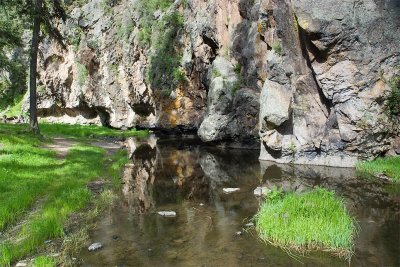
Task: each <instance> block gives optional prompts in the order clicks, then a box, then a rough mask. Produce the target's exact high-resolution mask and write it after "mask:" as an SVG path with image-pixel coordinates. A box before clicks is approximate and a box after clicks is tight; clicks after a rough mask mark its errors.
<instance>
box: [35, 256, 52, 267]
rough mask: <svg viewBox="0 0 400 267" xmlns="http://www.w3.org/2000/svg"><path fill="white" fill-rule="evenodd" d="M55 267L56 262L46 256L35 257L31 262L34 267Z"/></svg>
mask: <svg viewBox="0 0 400 267" xmlns="http://www.w3.org/2000/svg"><path fill="white" fill-rule="evenodd" d="M56 265H57V264H56V261H55V260H54V259H53V258H50V257H47V256H40V257H37V258H35V260H34V262H33V266H34V267H54V266H56Z"/></svg>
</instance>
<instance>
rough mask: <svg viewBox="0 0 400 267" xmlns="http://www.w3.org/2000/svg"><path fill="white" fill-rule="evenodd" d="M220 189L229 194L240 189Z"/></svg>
mask: <svg viewBox="0 0 400 267" xmlns="http://www.w3.org/2000/svg"><path fill="white" fill-rule="evenodd" d="M222 191H224V193H225V194H230V193H234V192H237V191H240V188H224V189H222Z"/></svg>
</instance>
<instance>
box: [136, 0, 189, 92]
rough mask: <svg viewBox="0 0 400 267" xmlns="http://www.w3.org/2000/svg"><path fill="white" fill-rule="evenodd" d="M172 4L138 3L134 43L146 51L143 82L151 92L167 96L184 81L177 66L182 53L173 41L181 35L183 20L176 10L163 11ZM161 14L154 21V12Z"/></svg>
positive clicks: (166, 0) (152, 0)
mask: <svg viewBox="0 0 400 267" xmlns="http://www.w3.org/2000/svg"><path fill="white" fill-rule="evenodd" d="M172 4H173V1H172V0H150V1H149V0H140V1H139V3H138V5H137V11H138V12H140V16H141V20H140V24H139V25H138V26H139V28H140V31H139V33H138V35H137V39H138V41H139V43H140V44H141V46H142V47H143V48H149V49H150V55H149V59H150V60H149V61H150V64H149V67H148V68H147V72H146V80H147V82H148V83H149V84H151V86H152V88H154V89H158V90H159V91H163V92H166V93H165V94H168V92H169V93H170V92H171V91H172V90H174V89H175V88H176V87H177V86H178V85H180V84H182V83H184V82H185V81H186V75H185V72H184V71H183V69H182V67H181V66H180V62H181V59H182V52H181V48H180V46H179V44H178V43H177V40H178V39H179V37H180V34H182V29H183V27H184V18H183V15H182V14H181V13H179V11H177V10H172V12H171V11H168V12H166V11H167V9H168V8H170V7H171V6H172ZM157 11H159V12H163V13H161V14H160V17H159V18H158V19H155V18H154V13H155V12H157Z"/></svg>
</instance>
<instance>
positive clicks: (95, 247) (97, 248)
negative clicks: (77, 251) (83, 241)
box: [88, 243, 103, 251]
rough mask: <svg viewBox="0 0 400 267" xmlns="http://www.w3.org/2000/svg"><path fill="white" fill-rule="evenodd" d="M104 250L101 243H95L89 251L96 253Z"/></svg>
mask: <svg viewBox="0 0 400 267" xmlns="http://www.w3.org/2000/svg"><path fill="white" fill-rule="evenodd" d="M101 248H103V245H102V244H101V243H93V244H91V245H90V246H89V248H88V250H89V251H96V250H99V249H101Z"/></svg>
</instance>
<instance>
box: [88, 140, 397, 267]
mask: <svg viewBox="0 0 400 267" xmlns="http://www.w3.org/2000/svg"><path fill="white" fill-rule="evenodd" d="M128 150H129V154H130V157H131V159H132V160H131V161H130V163H129V164H128V165H127V167H126V169H125V171H124V178H123V188H122V192H121V197H120V200H119V201H118V204H117V206H116V207H115V208H113V209H112V210H111V211H110V212H108V213H107V214H106V215H105V216H104V217H103V218H101V219H100V220H99V222H98V224H97V227H96V229H95V230H93V231H92V232H91V236H90V238H91V242H101V243H102V244H103V245H104V248H103V249H102V250H100V251H97V252H88V251H86V250H83V251H82V253H81V255H80V258H81V259H83V266H349V263H348V262H346V261H344V260H341V259H339V258H337V257H334V256H332V255H330V254H329V253H325V252H314V253H311V254H307V255H304V256H303V255H296V254H294V255H292V254H290V253H289V254H288V253H287V252H285V251H283V250H281V249H278V248H275V247H273V246H271V245H267V244H265V243H263V242H262V241H260V240H259V239H258V238H257V235H256V233H255V231H254V229H253V228H251V227H250V228H246V227H245V224H247V223H249V222H251V218H252V217H253V216H254V214H255V213H256V212H257V210H258V207H259V204H260V203H259V201H260V200H259V199H258V198H256V197H255V196H254V195H253V190H254V189H255V188H256V187H257V186H260V185H263V186H268V187H273V186H277V187H279V188H283V189H284V190H285V191H297V192H302V191H306V190H309V189H311V188H313V187H315V186H323V187H326V188H329V189H331V190H335V192H336V193H337V194H339V195H341V196H343V197H344V198H345V200H346V206H347V207H348V209H349V210H350V213H351V214H352V215H353V216H354V217H355V218H356V219H357V221H358V222H359V225H360V233H359V235H358V237H357V239H356V247H355V255H354V256H353V258H352V260H351V263H350V265H351V266H400V259H399V257H400V256H399V255H400V230H399V195H398V193H388V190H387V188H385V186H382V185H380V184H379V183H377V182H374V181H366V180H363V179H357V178H356V175H355V173H354V170H353V169H343V168H328V167H317V166H292V165H278V164H274V163H268V162H259V161H258V153H259V152H258V151H253V150H238V149H235V150H233V149H219V148H215V147H214V148H213V147H207V146H204V145H202V144H200V143H199V142H198V141H197V140H196V139H195V138H176V139H174V138H160V139H157V138H155V137H154V136H152V137H150V138H148V139H144V140H143V139H142V140H140V139H130V140H128ZM225 187H238V188H240V191H239V192H237V193H232V194H228V195H227V194H224V193H223V191H222V189H223V188H225ZM392 191H393V190H392ZM397 192H398V190H397ZM396 194H397V195H396ZM163 210H172V211H175V212H176V213H177V216H176V217H175V218H163V217H160V216H159V215H157V211H163ZM239 232H240V233H239Z"/></svg>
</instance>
